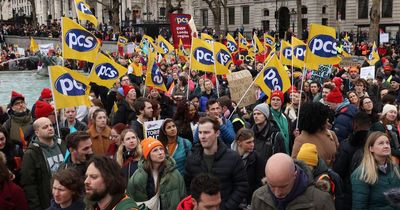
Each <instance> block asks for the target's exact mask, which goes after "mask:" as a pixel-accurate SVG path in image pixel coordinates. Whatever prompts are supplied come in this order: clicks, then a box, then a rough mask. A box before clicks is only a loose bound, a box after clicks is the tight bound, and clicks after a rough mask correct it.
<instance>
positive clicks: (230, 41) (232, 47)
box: [226, 33, 238, 53]
mask: <svg viewBox="0 0 400 210" xmlns="http://www.w3.org/2000/svg"><path fill="white" fill-rule="evenodd" d="M226 47H227V48H228V50H229V52H230V53H234V52H236V51H237V50H238V46H237V44H236V40H235V39H234V38H233V37H232V35H230V34H229V33H228V35H226Z"/></svg>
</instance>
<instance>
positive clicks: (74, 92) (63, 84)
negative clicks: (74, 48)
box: [55, 73, 86, 96]
mask: <svg viewBox="0 0 400 210" xmlns="http://www.w3.org/2000/svg"><path fill="white" fill-rule="evenodd" d="M55 86H56V90H57V91H58V92H59V93H61V94H63V95H67V96H83V95H85V92H86V85H85V84H83V83H81V82H79V81H76V80H75V79H74V78H72V76H71V75H70V74H68V73H66V74H63V75H61V76H59V77H58V78H57V80H56V82H55Z"/></svg>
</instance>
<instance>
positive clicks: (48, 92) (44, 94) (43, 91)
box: [40, 88, 52, 100]
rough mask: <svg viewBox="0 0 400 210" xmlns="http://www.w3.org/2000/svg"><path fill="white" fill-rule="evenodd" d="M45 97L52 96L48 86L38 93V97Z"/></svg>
mask: <svg viewBox="0 0 400 210" xmlns="http://www.w3.org/2000/svg"><path fill="white" fill-rule="evenodd" d="M45 98H52V94H51V90H50V88H43V90H42V92H41V93H40V99H42V100H43V99H45Z"/></svg>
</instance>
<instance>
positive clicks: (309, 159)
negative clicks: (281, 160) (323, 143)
mask: <svg viewBox="0 0 400 210" xmlns="http://www.w3.org/2000/svg"><path fill="white" fill-rule="evenodd" d="M296 159H297V160H301V161H303V162H305V163H306V164H307V165H310V166H317V165H318V152H317V146H315V144H310V143H305V144H303V145H302V146H301V148H300V151H299V153H298V154H297V157H296Z"/></svg>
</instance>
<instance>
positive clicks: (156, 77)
mask: <svg viewBox="0 0 400 210" xmlns="http://www.w3.org/2000/svg"><path fill="white" fill-rule="evenodd" d="M145 84H146V86H148V87H154V88H156V89H159V90H162V91H167V88H166V87H165V84H164V79H163V77H162V75H161V71H160V69H159V68H158V66H157V61H156V54H155V53H152V52H150V53H149V61H148V63H147V72H146V81H145Z"/></svg>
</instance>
